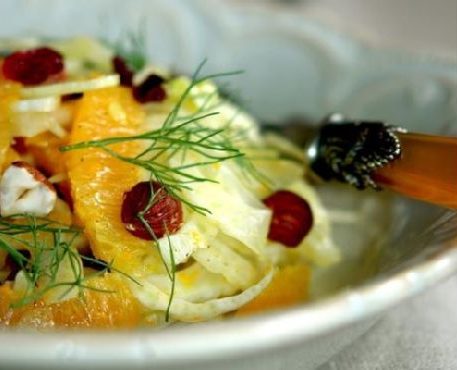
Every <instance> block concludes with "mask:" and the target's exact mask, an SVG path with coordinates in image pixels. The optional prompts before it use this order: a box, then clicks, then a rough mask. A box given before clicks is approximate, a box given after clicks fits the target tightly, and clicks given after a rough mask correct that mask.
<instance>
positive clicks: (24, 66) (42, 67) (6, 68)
mask: <svg viewBox="0 0 457 370" xmlns="http://www.w3.org/2000/svg"><path fill="white" fill-rule="evenodd" d="M63 67H64V65H63V58H62V55H61V54H60V53H58V52H57V51H55V50H52V49H50V48H39V49H33V50H26V51H17V52H15V53H13V54H11V55H9V56H8V57H6V58H5V61H4V62H3V67H2V71H3V75H4V76H5V78H7V79H9V80H13V81H17V82H20V83H22V84H23V85H25V86H33V85H39V84H41V83H43V82H45V81H46V80H47V79H48V78H50V77H52V76H55V75H57V74H59V73H61V72H62V71H63Z"/></svg>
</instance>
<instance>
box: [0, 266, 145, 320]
mask: <svg viewBox="0 0 457 370" xmlns="http://www.w3.org/2000/svg"><path fill="white" fill-rule="evenodd" d="M88 284H89V286H90V287H92V288H94V289H102V290H105V291H104V292H101V291H96V290H91V289H87V288H86V289H84V291H83V297H77V298H72V299H69V300H66V301H63V302H59V303H54V304H45V303H44V302H42V301H38V302H35V303H32V304H28V305H26V306H22V307H20V308H11V304H12V303H14V302H15V300H16V299H17V298H18V297H17V294H15V292H14V291H13V289H12V288H11V285H10V284H4V285H2V286H0V325H6V326H26V327H35V328H52V327H68V328H114V327H116V328H127V327H135V326H138V325H139V324H140V323H141V320H142V318H143V313H142V309H141V306H140V305H139V303H138V302H137V300H136V299H135V298H134V297H133V296H132V293H131V292H130V289H129V288H128V286H127V285H126V283H125V281H123V280H121V278H120V277H118V276H115V275H112V274H106V275H105V276H101V277H96V278H92V279H91V280H90V281H89V282H88Z"/></svg>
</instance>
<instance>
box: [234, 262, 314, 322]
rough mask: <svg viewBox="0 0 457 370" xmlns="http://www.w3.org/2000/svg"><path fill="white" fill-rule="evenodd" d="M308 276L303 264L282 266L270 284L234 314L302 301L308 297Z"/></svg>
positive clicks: (282, 306)
mask: <svg viewBox="0 0 457 370" xmlns="http://www.w3.org/2000/svg"><path fill="white" fill-rule="evenodd" d="M310 276H311V272H310V269H309V267H308V266H307V265H304V264H303V265H293V266H286V267H284V268H282V269H281V270H279V271H278V272H277V273H276V275H275V277H274V278H273V280H272V282H271V283H270V285H269V286H268V287H267V288H266V289H265V290H264V291H263V292H262V293H261V294H260V295H259V296H257V297H256V298H255V299H253V300H252V301H251V302H249V303H248V304H247V305H245V306H244V307H241V308H240V309H239V310H238V311H237V312H236V314H235V315H236V316H241V315H247V314H252V313H256V312H260V311H265V310H272V309H279V308H284V307H291V306H293V305H296V304H299V303H303V302H304V301H306V300H307V298H308V288H309V281H310Z"/></svg>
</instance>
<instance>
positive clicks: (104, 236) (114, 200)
mask: <svg viewBox="0 0 457 370" xmlns="http://www.w3.org/2000/svg"><path fill="white" fill-rule="evenodd" d="M144 120H145V115H144V112H143V110H142V108H141V106H140V105H139V104H138V103H137V102H135V101H134V100H133V98H132V96H131V91H130V90H129V89H125V88H110V89H102V90H95V91H91V92H88V93H86V94H85V95H84V98H83V99H82V101H81V102H80V105H79V109H78V111H77V113H76V117H75V121H74V123H73V128H72V132H71V135H70V144H75V143H80V142H83V141H87V140H94V139H103V138H111V137H118V136H131V135H138V134H139V133H142V132H143V130H144V126H143V125H144ZM142 145H143V144H141V143H140V142H139V141H127V142H123V143H120V144H115V145H112V146H110V149H112V150H114V151H116V152H117V153H119V154H122V155H124V156H127V157H134V156H135V155H136V154H138V153H139V152H141V151H142V149H143V146H142ZM67 167H68V170H69V178H70V182H71V189H72V196H73V201H74V209H75V212H76V214H77V216H78V217H79V219H80V220H81V222H82V224H83V225H84V228H85V233H86V236H87V237H88V239H89V241H90V244H91V248H92V250H93V253H94V255H95V256H96V257H97V258H100V259H102V260H104V261H106V262H112V263H113V265H114V266H115V267H116V268H118V269H119V270H121V271H123V272H126V273H128V274H132V273H135V274H138V273H141V271H142V269H145V268H148V269H149V271H151V270H150V268H151V266H145V265H146V262H145V260H146V259H147V257H148V256H151V255H154V254H155V256H152V257H153V258H152V259H151V258H148V259H147V260H151V261H157V265H159V263H158V262H159V258H158V254H157V251H156V250H155V248H154V247H153V246H152V245H151V243H150V242H147V241H145V240H142V239H139V238H137V237H135V236H133V235H131V234H130V233H129V232H127V231H126V230H125V228H124V225H123V224H122V222H121V218H120V214H121V206H122V199H123V196H124V193H125V192H126V191H128V190H130V189H131V188H132V187H133V186H134V185H136V184H137V183H139V182H141V181H143V180H144V177H143V176H144V174H143V172H142V169H141V168H139V167H137V166H135V165H132V164H129V163H125V162H122V161H120V160H119V159H116V158H113V157H112V156H111V155H109V154H107V153H106V152H104V151H103V150H101V149H82V150H75V151H70V152H68V157H67Z"/></svg>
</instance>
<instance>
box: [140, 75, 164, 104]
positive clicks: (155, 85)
mask: <svg viewBox="0 0 457 370" xmlns="http://www.w3.org/2000/svg"><path fill="white" fill-rule="evenodd" d="M164 81H165V80H164V79H163V78H162V77H160V76H158V75H154V74H152V75H149V76H148V77H146V79H145V80H144V81H143V83H142V84H141V85H139V86H134V87H133V97H134V98H135V100H136V101H137V102H139V103H149V102H159V101H163V100H165V99H166V97H167V93H166V91H165V89H164V88H163V87H162V83H163V82H164Z"/></svg>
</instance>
